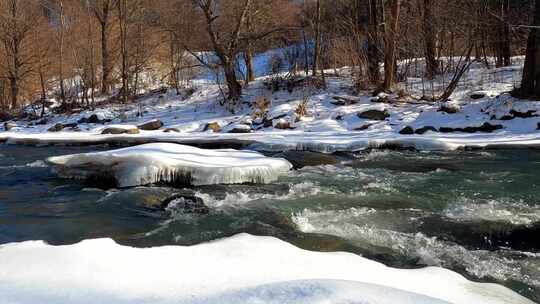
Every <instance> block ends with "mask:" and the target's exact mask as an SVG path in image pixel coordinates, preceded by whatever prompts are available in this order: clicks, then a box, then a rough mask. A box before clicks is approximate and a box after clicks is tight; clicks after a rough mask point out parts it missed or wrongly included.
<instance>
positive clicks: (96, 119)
mask: <svg viewBox="0 0 540 304" xmlns="http://www.w3.org/2000/svg"><path fill="white" fill-rule="evenodd" d="M107 122H111V120H110V119H103V120H101V119H99V117H98V116H97V115H96V114H92V115H90V117H88V118H87V117H83V118H81V119H79V121H78V123H80V124H82V123H91V124H104V123H107Z"/></svg>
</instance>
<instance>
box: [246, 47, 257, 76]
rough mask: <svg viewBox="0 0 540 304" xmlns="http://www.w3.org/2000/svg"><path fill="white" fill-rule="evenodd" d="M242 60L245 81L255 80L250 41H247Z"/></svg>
mask: <svg viewBox="0 0 540 304" xmlns="http://www.w3.org/2000/svg"><path fill="white" fill-rule="evenodd" d="M244 60H245V62H246V81H247V82H252V81H255V71H254V70H253V49H252V48H251V45H250V43H248V46H247V49H246V52H245V53H244Z"/></svg>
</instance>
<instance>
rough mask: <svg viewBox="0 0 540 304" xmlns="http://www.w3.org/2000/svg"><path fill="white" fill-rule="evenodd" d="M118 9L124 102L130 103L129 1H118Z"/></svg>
mask: <svg viewBox="0 0 540 304" xmlns="http://www.w3.org/2000/svg"><path fill="white" fill-rule="evenodd" d="M116 9H117V10H118V24H119V29H120V37H119V39H120V56H121V57H122V68H121V69H122V70H121V78H122V89H121V93H122V102H123V103H127V102H128V96H129V80H128V70H127V69H128V62H127V60H128V53H127V52H128V51H127V24H128V12H127V10H128V7H127V0H118V1H116Z"/></svg>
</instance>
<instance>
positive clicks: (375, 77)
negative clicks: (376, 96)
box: [367, 0, 381, 84]
mask: <svg viewBox="0 0 540 304" xmlns="http://www.w3.org/2000/svg"><path fill="white" fill-rule="evenodd" d="M378 19H379V18H378V11H377V0H369V31H368V51H367V52H368V61H369V62H368V71H369V78H370V80H371V82H372V83H374V84H378V83H379V81H380V79H381V75H380V71H379V61H380V59H379V49H378V42H379V26H378V22H379V20H378Z"/></svg>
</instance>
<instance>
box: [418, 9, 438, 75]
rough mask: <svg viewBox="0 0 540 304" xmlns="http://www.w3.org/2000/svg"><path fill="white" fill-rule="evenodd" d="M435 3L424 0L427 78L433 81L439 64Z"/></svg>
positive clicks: (423, 20)
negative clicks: (434, 12)
mask: <svg viewBox="0 0 540 304" xmlns="http://www.w3.org/2000/svg"><path fill="white" fill-rule="evenodd" d="M433 1H434V0H423V2H424V5H423V17H422V28H423V32H424V44H425V57H426V77H427V78H428V79H433V77H434V76H435V74H437V72H438V66H439V63H438V62H437V57H436V51H437V50H436V42H435V41H436V37H435V22H434V19H435V16H434V14H433Z"/></svg>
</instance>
